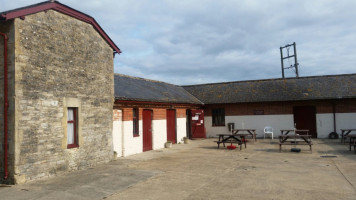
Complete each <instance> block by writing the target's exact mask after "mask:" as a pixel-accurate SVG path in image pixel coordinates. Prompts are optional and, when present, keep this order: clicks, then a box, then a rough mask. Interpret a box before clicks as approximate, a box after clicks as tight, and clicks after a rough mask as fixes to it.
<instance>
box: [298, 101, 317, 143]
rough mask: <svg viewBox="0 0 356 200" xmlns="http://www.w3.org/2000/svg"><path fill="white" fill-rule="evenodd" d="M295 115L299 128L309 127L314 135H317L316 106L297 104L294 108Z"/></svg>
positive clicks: (310, 132)
mask: <svg viewBox="0 0 356 200" xmlns="http://www.w3.org/2000/svg"><path fill="white" fill-rule="evenodd" d="M293 116H294V123H295V124H296V125H297V127H296V128H297V129H304V130H305V129H307V130H309V134H310V135H312V137H314V138H316V137H317V133H316V109H315V106H296V107H294V108H293Z"/></svg>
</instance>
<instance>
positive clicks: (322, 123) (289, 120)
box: [205, 113, 356, 138]
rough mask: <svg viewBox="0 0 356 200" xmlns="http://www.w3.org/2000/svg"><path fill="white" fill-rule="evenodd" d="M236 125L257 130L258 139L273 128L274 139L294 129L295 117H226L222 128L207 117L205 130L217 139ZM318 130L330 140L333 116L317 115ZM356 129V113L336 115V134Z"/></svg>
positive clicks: (320, 134)
mask: <svg viewBox="0 0 356 200" xmlns="http://www.w3.org/2000/svg"><path fill="white" fill-rule="evenodd" d="M230 122H233V123H235V128H253V129H256V134H257V137H263V128H264V127H265V126H272V127H273V129H274V131H273V132H274V137H277V136H279V135H280V130H281V129H291V128H293V127H294V125H293V124H294V120H293V115H292V114H291V115H247V116H226V117H225V124H226V126H222V127H219V126H218V127H213V126H212V118H211V117H210V116H206V117H205V128H206V132H207V137H216V134H219V133H229V131H228V127H227V124H228V123H230ZM316 128H317V134H318V138H328V137H329V133H331V132H333V131H334V122H333V114H332V113H326V114H316ZM350 128H353V129H356V113H336V132H337V133H338V134H339V135H340V134H341V131H340V129H350Z"/></svg>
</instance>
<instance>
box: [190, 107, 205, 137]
mask: <svg viewBox="0 0 356 200" xmlns="http://www.w3.org/2000/svg"><path fill="white" fill-rule="evenodd" d="M191 112H192V113H191V119H192V123H191V124H192V138H206V132H205V126H204V110H202V109H197V110H192V111H191Z"/></svg>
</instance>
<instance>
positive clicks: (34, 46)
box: [11, 10, 114, 183]
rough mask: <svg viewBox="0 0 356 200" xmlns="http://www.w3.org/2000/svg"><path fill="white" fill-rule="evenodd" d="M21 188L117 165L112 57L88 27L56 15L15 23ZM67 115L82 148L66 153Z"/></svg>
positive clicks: (17, 152) (18, 177)
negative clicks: (71, 113) (73, 112)
mask: <svg viewBox="0 0 356 200" xmlns="http://www.w3.org/2000/svg"><path fill="white" fill-rule="evenodd" d="M14 30H15V49H16V52H15V69H16V70H15V95H14V100H15V117H16V120H15V122H14V127H15V149H14V152H15V161H14V165H15V166H14V168H13V170H12V171H11V175H12V176H14V178H15V181H16V182H17V183H21V182H25V181H27V180H33V179H38V178H42V177H48V176H52V175H55V174H57V173H60V172H64V171H72V170H78V169H83V168H88V167H90V166H93V165H96V164H98V163H103V162H108V161H110V160H111V159H112V158H113V151H112V106H113V88H114V86H113V51H112V48H111V47H110V46H109V45H108V44H107V43H106V41H105V40H104V39H103V38H102V37H101V36H100V35H99V34H98V33H97V32H96V30H95V29H94V28H93V27H92V26H91V25H90V24H87V23H84V22H82V21H79V20H77V19H74V18H72V17H69V16H67V15H63V14H61V13H58V12H56V11H52V10H50V11H47V12H40V13H37V14H34V15H29V16H26V18H25V20H21V19H15V21H14ZM67 107H77V108H78V134H79V148H73V149H67Z"/></svg>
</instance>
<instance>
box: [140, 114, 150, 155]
mask: <svg viewBox="0 0 356 200" xmlns="http://www.w3.org/2000/svg"><path fill="white" fill-rule="evenodd" d="M142 126H143V136H142V140H143V151H149V150H152V110H143V112H142Z"/></svg>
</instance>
